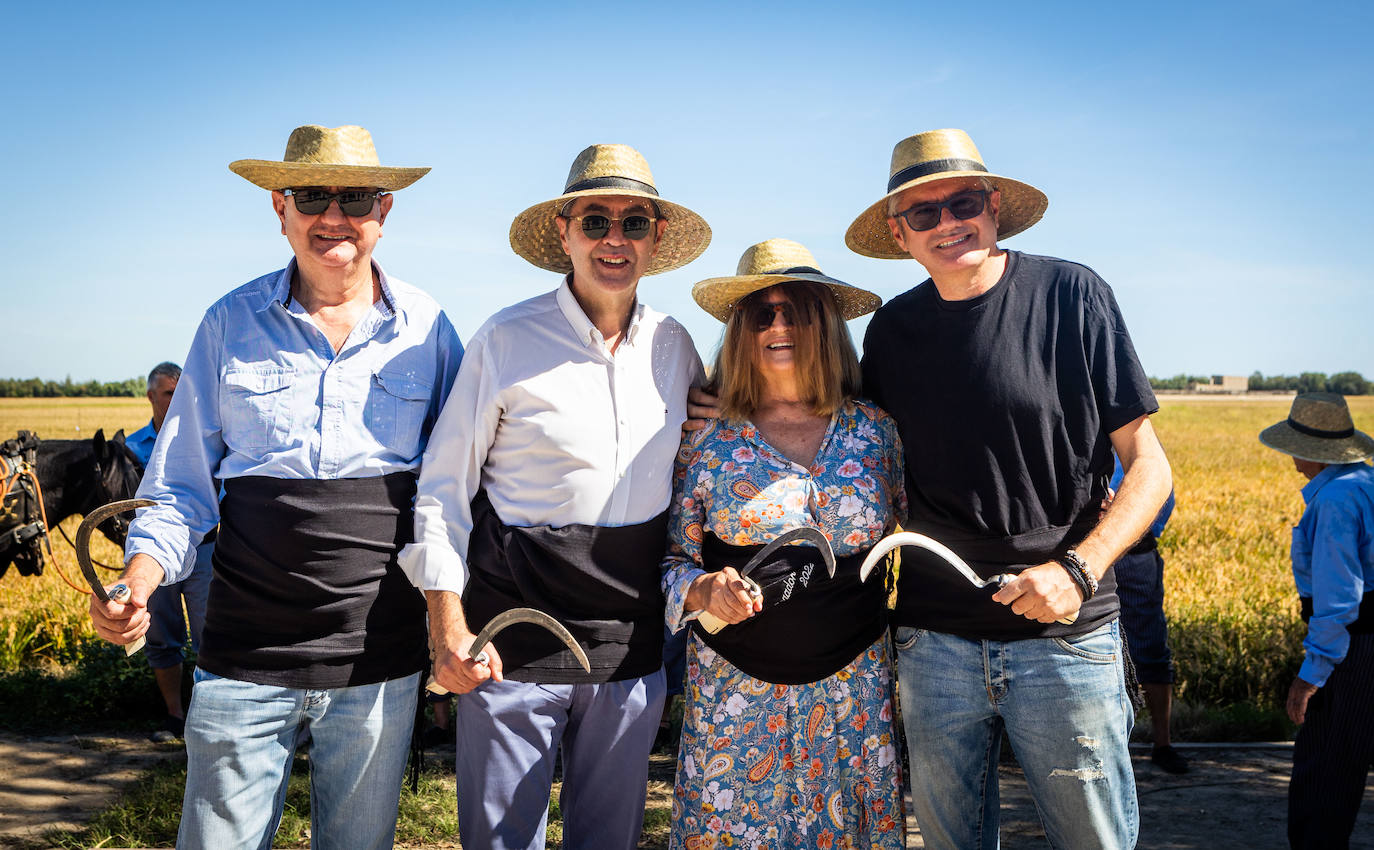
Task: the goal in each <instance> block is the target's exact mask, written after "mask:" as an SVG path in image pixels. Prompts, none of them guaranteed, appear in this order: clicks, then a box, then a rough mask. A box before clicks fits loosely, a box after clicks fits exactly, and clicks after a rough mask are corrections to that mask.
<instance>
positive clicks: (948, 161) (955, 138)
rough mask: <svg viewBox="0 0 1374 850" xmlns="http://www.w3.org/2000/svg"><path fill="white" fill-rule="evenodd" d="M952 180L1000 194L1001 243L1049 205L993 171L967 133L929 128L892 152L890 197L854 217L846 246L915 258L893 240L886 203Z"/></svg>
mask: <svg viewBox="0 0 1374 850" xmlns="http://www.w3.org/2000/svg"><path fill="white" fill-rule="evenodd" d="M951 177H983V178H986V179H987V180H988V181H989V182H991V183H992V185H993V186H994V187H995V188H996V189H997V190H998V191H1000V192H1001V193H1002V203H1001V206H1000V208H999V209H998V212H997V238H998V239H1006V238H1007V237H1008V236H1014V235H1016V234H1017V233H1020V232H1021V231H1023V230H1025V229H1026V228H1028V227H1030V226H1031V225H1032V224H1035V223H1036V222H1037V221H1039V220H1040V216H1042V215H1044V214H1045V208H1046V207H1048V206H1049V205H1050V202H1049V199H1048V198H1046V197H1045V193H1044V192H1042V191H1040V190H1039V189H1037V188H1035V187H1034V186H1032V185H1030V184H1029V183H1022V182H1020V181H1019V180H1012V179H1011V178H1009V177H1002V176H1001V175H998V174H992V173H990V172H989V171H988V169H987V166H985V165H984V164H983V157H982V156H980V155H979V154H978V148H976V147H974V146H973V139H970V138H969V137H968V134H967V133H965V132H964V131H963V130H931V131H929V132H926V133H917V134H916V135H914V136H909V137H907V138H905V139H902V140H901V141H900V142H898V143H897V146H896V147H895V148H893V149H892V168H891V170H890V171H889V172H888V180H887V194H886V195H883V197H882V198H881V199H880V200H879V201H878V202H877V203H876V204H874V205H873V206H871V207H869V208H868V209H866V210H864V211H863V213H861V214H860V215H859V217H858V218H856V219H854V223H853V224H851V225H849V230H848V232H846V233H845V235H844V244H846V245H848V246H849V250H851V251H853V252H855V253H856V254H863V255H864V256H865V257H878V258H879V259H883V260H908V259H911V255H910V254H908V253H907V252H906V251H903V250H902V249H901V247H900V246H899V245H898V244H897V243H896V242H894V241H893V239H892V232H891V231H890V230H888V228H887V202H888V199H889V198H891V197H892V196H893V195H896V194H897V193H899V192H902V191H904V190H906V189H910V188H911V187H912V186H920V185H922V184H924V183H933V182H934V181H936V180H947V179H949V178H951Z"/></svg>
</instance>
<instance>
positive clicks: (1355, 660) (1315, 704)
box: [1259, 393, 1374, 850]
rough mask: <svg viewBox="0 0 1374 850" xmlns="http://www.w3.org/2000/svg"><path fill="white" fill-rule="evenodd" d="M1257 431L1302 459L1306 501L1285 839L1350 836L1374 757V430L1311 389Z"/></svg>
mask: <svg viewBox="0 0 1374 850" xmlns="http://www.w3.org/2000/svg"><path fill="white" fill-rule="evenodd" d="M1259 438H1260V442H1262V443H1264V444H1265V445H1266V446H1269V447H1270V448H1271V449H1277V450H1279V451H1281V452H1283V453H1284V454H1286V455H1291V456H1292V458H1293V466H1294V467H1295V468H1296V469H1297V470H1298V472H1301V473H1302V474H1303V475H1305V476H1306V477H1307V479H1308V483H1307V484H1306V485H1305V486H1304V487H1303V488H1302V498H1303V501H1304V502H1306V503H1307V508H1306V509H1305V510H1304V511H1303V514H1302V519H1301V520H1299V521H1298V524H1297V525H1296V526H1294V528H1293V552H1292V555H1293V581H1294V583H1295V584H1296V585H1297V588H1298V597H1299V599H1300V601H1301V608H1302V618H1303V620H1305V621H1306V622H1307V637H1306V638H1304V639H1303V649H1304V650H1305V655H1304V658H1303V662H1302V668H1301V669H1300V670H1298V675H1297V677H1296V678H1294V679H1293V685H1292V687H1290V688H1289V689H1288V716H1289V717H1290V718H1292V720H1293V722H1294V723H1297V724H1300V725H1301V727H1302V728H1301V729H1299V730H1298V738H1297V742H1296V743H1294V745H1293V778H1292V780H1291V781H1290V782H1289V784H1288V842H1289V844H1291V845H1292V846H1293V847H1294V848H1302V850H1306V848H1327V847H1348V846H1349V844H1350V835H1351V833H1352V832H1353V831H1354V829H1355V818H1356V816H1357V815H1358V814H1359V811H1360V801H1361V798H1363V797H1364V788H1365V782H1366V780H1367V779H1368V776H1369V769H1370V766H1371V765H1374V468H1371V467H1370V466H1369V463H1368V461H1369V460H1370V458H1374V438H1371V437H1370V436H1369V435H1368V434H1365V433H1364V432H1362V431H1356V430H1355V422H1354V420H1353V419H1351V417H1350V408H1349V407H1348V406H1347V405H1346V403H1345V398H1344V396H1341V395H1337V394H1336V393H1306V394H1304V395H1300V396H1298V397H1297V398H1295V399H1293V407H1292V410H1291V411H1290V412H1289V414H1288V418H1287V419H1285V420H1283V421H1282V422H1278V423H1275V424H1274V425H1271V426H1269V427H1268V428H1265V429H1264V430H1263V431H1262V432H1260V436H1259Z"/></svg>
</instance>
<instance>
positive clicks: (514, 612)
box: [468, 608, 592, 673]
mask: <svg viewBox="0 0 1374 850" xmlns="http://www.w3.org/2000/svg"><path fill="white" fill-rule="evenodd" d="M516 623H530V624H532V625H536V626H540V627H541V628H544V629H547V630H549V631H550V632H553V635H554V637H556V638H558V639H559V640H561V641H563V643H564V644H565V645H566V646H567V647H568V650H569V651H571V652H572V654H573V657H574V658H576V659H577V663H579V664H581V665H582V669H583V670H585V671H586V672H588V673H590V672H592V663H591V662H590V661H588V660H587V653H586V652H585V651H583V649H582V645H581V644H579V643H578V642H577V639H576V638H574V637H573V636H572V633H571V632H569V631H568V630H567V628H565V627H564V625H563V624H562V623H560V622H558V621H557V620H555V619H554V618H553V617H550V616H549V615H548V614H545V613H544V612H543V611H539V610H537V609H535V608H512V609H510V610H509V611H502V612H501V613H500V614H497V615H496V616H495V617H492V618H491V620H490V621H489V622H488V623H487V624H486V625H485V626H483V627H482V630H481V631H480V632H478V633H477V638H476V639H475V640H474V641H473V642H472V646H470V647H468V655H470V656H472V659H473V660H474V661H477V662H478V663H483V664H484V663H486V661H485V658H484V657H483V656H485V655H486V653H484V652H482V650H483V649H485V648H486V645H487V644H489V643H491V639H492V638H494V637H496V635H497V633H499V632H500V631H501V630H503V629H505V628H506V627H507V626H513V625H515V624H516Z"/></svg>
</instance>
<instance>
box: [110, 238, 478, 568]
mask: <svg viewBox="0 0 1374 850" xmlns="http://www.w3.org/2000/svg"><path fill="white" fill-rule="evenodd" d="M373 267H374V268H375V269H376V271H377V275H378V277H379V279H380V281H381V291H382V297H381V299H380V300H378V301H377V302H376V303H374V304H373V305H372V308H371V309H370V310H369V311H368V312H367V313H366V314H365V315H364V316H363V317H362V319H360V320H359V321H358V323H357V324H356V325H355V326H354V328H353V331H352V333H350V334H349V336H348V339H347V340H346V341H345V342H344V344H343V346H342V347H341V348H340V349H339V351H338V352H335V351H334V349H333V347H332V346H331V345H330V344H329V340H328V339H327V338H326V337H325V335H324V333H323V332H322V331H321V330H320V329H319V328H318V327H316V326H315V324H314V323H313V322H312V321H311V320H310V317H309V316H308V315H307V314H306V312H305V310H304V309H303V308H302V307H301V305H300V304H298V303H296V301H295V300H294V299H292V298H291V279H292V276H293V275H294V273H295V270H296V261H295V259H294V258H293V259H292V260H291V262H290V263H289V264H288V265H287V266H286V268H284V269H282V270H280V271H276V272H273V273H271V274H268V275H264V276H263V277H260V278H258V279H257V280H254V281H252V282H251V283H247V284H245V285H243V286H241V287H239V288H238V289H236V290H234V291H233V292H231V293H229V294H228V295H226V296H224V297H223V298H221V299H220V300H219V301H217V302H215V304H214V305H212V306H211V307H210V309H209V310H207V311H206V312H205V318H204V319H203V320H202V321H201V323H200V328H199V329H198V330H197V331H196V335H195V338H194V339H193V340H192V342H191V350H190V352H189V353H188V354H187V355H186V363H185V366H184V368H183V370H182V373H181V380H180V381H178V382H177V391H176V394H175V395H173V396H172V404H171V407H170V409H169V410H168V411H167V417H166V419H165V420H164V422H163V423H162V430H161V432H160V433H159V435H158V436H159V438H160V439H158V440H157V443H156V445H155V447H154V449H153V453H152V457H151V459H150V460H149V463H148V469H147V471H146V472H145V473H144V476H143V483H142V485H141V486H140V487H139V489H138V495H139V496H140V497H142V498H148V499H153V500H155V501H157V502H158V504H157V505H156V506H154V507H150V508H144V509H142V510H140V511H139V513H138V517H137V519H135V520H134V522H133V524H132V527H131V528H130V531H129V539H128V543H127V544H126V546H125V556H124V557H125V562H126V563H127V562H128V560H129V559H131V558H133V556H134V555H136V554H138V553H140V552H143V553H147V554H148V555H151V556H152V557H153V558H154V559H155V560H157V562H158V563H159V564H161V565H162V568H163V570H164V571H166V573H167V578H166V582H165V583H171V582H174V581H177V580H179V579H180V578H182V577H184V575H185V573H186V572H188V571H189V570H190V569H191V567H192V566H193V565H194V563H195V546H194V545H193V544H192V541H194V542H197V543H198V542H200V540H201V538H203V537H204V536H205V534H206V532H208V531H209V530H210V529H211V528H213V527H214V526H215V524H216V523H218V522H219V492H220V481H222V480H224V479H228V478H236V477H239V476H248V475H258V476H268V477H273V478H298V479H307V478H324V479H331V478H367V477H373V476H380V475H387V474H389V473H392V472H399V471H402V470H407V469H417V468H418V467H419V465H420V456H421V453H422V452H423V451H424V448H425V443H426V441H427V439H428V437H429V432H430V429H431V428H432V427H433V425H434V420H435V419H436V418H437V417H438V415H439V410H440V408H442V407H443V404H444V400H445V399H446V398H447V397H448V393H449V389H450V388H451V387H452V386H453V378H454V375H455V374H456V373H457V371H458V364H459V362H460V361H461V360H462V356H463V346H462V343H461V342H459V340H458V334H457V332H456V331H455V330H454V329H453V325H452V324H451V323H450V322H449V320H448V317H447V316H445V315H444V313H443V311H442V310H440V309H439V305H438V303H437V302H435V300H434V299H433V298H431V297H430V296H429V295H427V294H425V293H424V292H421V291H420V290H418V289H416V288H415V287H413V286H410V285H408V284H405V283H402V282H401V281H399V280H395V279H391V278H388V277H387V276H386V273H385V272H383V271H382V269H381V267H380V266H377V265H376V264H375V263H374V264H373Z"/></svg>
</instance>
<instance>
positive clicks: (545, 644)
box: [463, 490, 668, 684]
mask: <svg viewBox="0 0 1374 850" xmlns="http://www.w3.org/2000/svg"><path fill="white" fill-rule="evenodd" d="M667 535H668V513H667V511H664V512H663V513H661V514H659V515H658V516H656V517H654V518H653V519H651V520H648V521H647V522H642V523H638V524H636V525H626V526H616V527H606V526H596V525H576V524H574V525H566V526H563V527H561V528H553V527H551V526H547V525H541V526H529V527H518V526H510V525H506V524H505V523H503V522H502V521H501V518H500V517H499V516H497V515H496V509H495V508H493V507H492V504H491V500H490V499H489V498H488V497H487V494H486V491H485V490H480V491H478V493H477V496H476V497H475V498H474V499H473V500H472V536H471V538H470V539H469V541H468V573H469V576H468V583H467V587H466V588H465V589H464V591H463V609H464V612H465V613H466V615H467V621H468V628H470V629H472V631H474V632H476V631H478V630H479V629H481V628H482V626H484V625H486V624H487V622H488V621H489V620H491V618H493V617H495V616H496V615H497V614H500V613H501V612H502V611H506V610H508V609H511V608H520V607H527V608H537V609H539V610H540V611H543V612H545V613H547V614H549V615H551V616H552V617H553V618H554V619H556V620H558V621H559V622H560V623H562V624H563V625H564V626H567V628H568V631H569V632H571V633H572V635H573V637H575V638H576V639H577V642H578V643H579V644H581V646H582V648H583V649H584V650H585V651H586V653H587V658H588V660H589V661H590V662H591V666H592V671H591V673H590V674H588V673H585V672H583V670H582V667H581V665H579V664H578V663H577V659H575V658H574V657H573V655H572V653H571V652H569V651H568V649H567V647H565V646H564V645H563V642H562V641H560V640H559V639H558V638H556V637H554V636H553V635H552V634H550V633H549V632H548V631H547V630H545V629H542V628H539V627H538V626H533V625H529V624H525V623H518V624H516V625H514V626H510V627H509V628H507V629H505V630H504V631H502V632H501V633H500V634H499V635H497V636H496V638H495V640H494V641H493V643H494V644H495V645H496V650H497V652H499V653H500V654H501V664H502V667H503V669H504V674H505V676H506V677H507V678H509V679H513V680H515V681H520V682H540V683H544V684H568V683H577V682H612V681H618V680H622V679H633V678H638V677H640V676H647V675H649V674H650V673H653V672H655V671H657V670H658V669H659V668H660V667H662V666H663V591H662V589H661V587H660V576H661V575H662V567H661V565H662V563H663V551H664V548H665V546H666V543H667Z"/></svg>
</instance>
